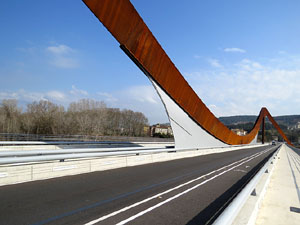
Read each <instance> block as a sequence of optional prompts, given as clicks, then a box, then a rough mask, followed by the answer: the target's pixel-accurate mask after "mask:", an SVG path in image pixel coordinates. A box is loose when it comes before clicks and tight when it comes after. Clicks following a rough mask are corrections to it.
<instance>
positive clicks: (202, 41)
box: [0, 0, 300, 124]
mask: <svg viewBox="0 0 300 225" xmlns="http://www.w3.org/2000/svg"><path fill="white" fill-rule="evenodd" d="M131 2H132V4H133V5H134V7H135V8H136V9H137V11H138V12H139V14H140V15H141V17H142V18H143V20H144V21H145V23H146V24H147V25H148V27H149V28H150V30H151V31H152V33H153V34H154V36H155V37H156V39H157V40H158V41H159V42H160V44H161V46H162V47H163V49H164V50H165V51H166V53H167V54H168V55H169V57H170V58H171V60H172V61H173V62H174V64H175V65H176V67H177V68H178V69H179V71H181V73H182V75H183V76H184V77H185V79H186V80H187V81H188V83H189V84H190V86H191V87H192V88H193V89H194V91H195V92H196V93H197V94H198V96H199V97H200V98H201V99H202V101H203V102H204V103H205V104H206V105H207V106H208V108H209V109H210V110H211V111H212V112H213V113H214V114H215V115H216V116H217V117H219V116H232V115H258V113H259V111H260V109H261V107H267V108H268V109H269V111H270V113H271V114H272V115H273V116H278V115H292V114H300V97H299V96H300V44H299V37H300V26H299V21H300V13H299V11H300V1H298V0H288V1H286V0H285V1H284V0H263V1H261V0H245V1H240V0H226V1H218V0H203V1H198V0H190V1H177V0H172V1H171V0H164V1H161V0H160V1H159V0H151V1H141V0H132V1H131ZM0 27H1V35H0V37H1V38H0V40H1V41H0V49H1V51H0V79H1V82H0V100H2V99H11V98H13V99H17V100H18V102H19V104H20V105H22V106H23V108H24V109H25V108H26V104H27V103H31V102H33V101H39V100H50V101H52V102H54V103H56V104H60V105H63V106H65V107H66V108H67V106H68V104H69V103H70V102H74V101H77V100H79V99H83V98H90V99H94V100H98V101H104V102H105V103H106V104H107V106H108V107H117V108H121V109H124V108H127V109H132V110H134V111H140V112H143V113H144V114H145V115H146V117H147V118H148V119H149V123H150V124H154V123H164V122H168V118H167V114H166V112H165V110H164V107H163V104H162V103H161V101H160V99H159V97H158V95H157V94H156V92H155V90H154V88H153V87H152V86H151V83H150V81H149V80H148V79H147V77H146V76H145V75H144V74H143V73H142V72H141V71H140V70H139V69H138V68H137V67H136V66H135V64H134V63H133V62H132V61H131V60H130V59H129V58H128V57H127V56H126V55H125V54H124V53H123V51H122V50H121V49H120V48H119V44H118V42H117V41H116V40H115V39H114V38H113V37H112V36H111V34H110V33H109V32H108V31H107V30H106V29H105V28H104V27H103V25H102V24H101V23H100V22H99V21H98V19H97V18H96V17H95V16H94V15H93V14H92V13H91V11H90V10H89V9H88V8H87V7H86V6H85V4H84V3H83V2H82V1H80V0H51V1H38V0H26V1H25V0H10V1H3V2H2V3H1V7H0Z"/></svg>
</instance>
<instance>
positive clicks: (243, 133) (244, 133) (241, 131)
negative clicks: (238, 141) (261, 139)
mask: <svg viewBox="0 0 300 225" xmlns="http://www.w3.org/2000/svg"><path fill="white" fill-rule="evenodd" d="M231 131H233V132H234V133H236V134H237V135H240V136H245V135H246V134H247V131H245V130H243V129H231Z"/></svg>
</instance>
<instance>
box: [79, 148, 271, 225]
mask: <svg viewBox="0 0 300 225" xmlns="http://www.w3.org/2000/svg"><path fill="white" fill-rule="evenodd" d="M271 149H273V148H270V149H267V150H264V151H262V152H258V153H255V154H253V155H251V156H248V157H245V158H243V159H240V160H238V161H236V162H233V163H231V164H229V165H227V166H223V167H221V168H219V169H217V170H214V171H211V172H209V173H207V174H205V175H202V176H200V177H197V178H195V179H193V180H190V181H188V182H186V183H183V184H180V185H178V186H176V187H174V188H171V189H168V190H166V191H164V192H161V193H158V194H156V195H154V196H152V197H149V198H147V199H144V200H142V201H140V202H136V203H134V204H132V205H130V206H127V207H124V208H122V209H120V210H117V211H115V212H112V213H110V214H107V215H105V216H102V217H100V218H98V219H95V220H92V221H90V222H88V223H86V224H84V225H93V224H96V223H98V222H100V221H103V220H106V219H108V218H110V217H112V216H115V215H117V214H119V213H121V212H125V211H127V210H129V209H131V208H134V207H136V206H138V205H141V204H143V203H145V202H148V201H150V200H152V199H154V198H157V197H160V196H162V195H164V194H167V193H169V192H171V191H174V190H176V189H179V188H181V187H183V186H186V185H188V184H190V183H193V182H195V181H197V180H200V179H201V178H203V177H206V176H209V175H211V174H213V173H215V172H218V171H220V170H223V169H225V168H227V167H230V166H232V165H234V164H237V163H240V162H242V163H240V164H238V165H237V166H234V167H232V168H230V169H228V170H225V171H223V172H222V173H220V174H218V175H215V176H214V177H212V178H209V179H207V180H205V181H203V182H202V183H200V184H198V185H196V186H194V187H192V188H190V189H187V190H186V191H184V192H181V193H179V194H177V195H175V196H173V197H171V198H169V199H167V200H165V201H163V202H161V203H159V204H157V205H155V206H152V207H150V208H148V209H147V210H144V211H142V212H140V213H138V214H136V215H135V216H132V217H130V218H128V219H127V220H124V221H125V222H124V221H121V222H120V223H119V224H125V223H127V222H129V221H131V220H134V219H135V218H137V217H139V216H142V215H143V214H145V213H147V212H149V211H151V210H153V209H155V208H157V207H159V206H161V205H163V204H165V203H167V202H169V201H171V200H173V199H175V198H178V197H179V196H181V195H183V194H185V193H187V192H189V191H191V190H193V189H195V188H197V187H199V186H201V185H203V184H205V183H207V182H208V181H210V180H213V179H215V178H216V177H218V176H220V175H222V174H224V173H226V172H228V171H230V170H232V169H234V168H236V167H238V166H240V165H242V164H244V163H246V162H248V161H250V160H252V159H254V158H256V157H258V156H260V155H262V154H264V153H265V152H268V151H270V150H271ZM244 160H246V161H244ZM243 161H244V162H243ZM162 203H163V204H162ZM149 209H150V210H149Z"/></svg>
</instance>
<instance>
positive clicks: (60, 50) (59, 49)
mask: <svg viewBox="0 0 300 225" xmlns="http://www.w3.org/2000/svg"><path fill="white" fill-rule="evenodd" d="M47 51H49V52H51V53H53V54H58V55H63V54H69V53H72V52H75V50H74V49H72V48H70V47H69V46H67V45H57V46H49V47H47Z"/></svg>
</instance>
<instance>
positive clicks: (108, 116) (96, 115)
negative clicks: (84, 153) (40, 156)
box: [0, 99, 148, 136]
mask: <svg viewBox="0 0 300 225" xmlns="http://www.w3.org/2000/svg"><path fill="white" fill-rule="evenodd" d="M146 125H148V119H147V118H146V117H145V115H144V114H143V113H141V112H134V111H132V110H127V109H124V110H120V109H118V108H108V107H107V106H106V104H105V103H104V102H102V101H95V100H91V99H81V100H79V101H77V102H72V103H70V105H69V106H68V108H67V110H66V109H65V108H64V107H63V106H61V105H57V104H54V103H52V102H50V101H43V100H41V101H39V102H33V103H30V104H27V106H26V109H25V110H22V108H21V107H19V106H18V103H17V100H15V99H5V100H2V102H1V104H0V133H26V134H53V135H60V134H69V135H76V134H80V135H95V136H101V135H115V136H119V135H124V136H143V135H144V126H146Z"/></svg>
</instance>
